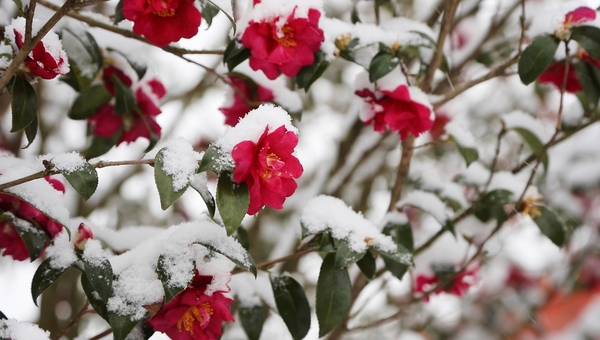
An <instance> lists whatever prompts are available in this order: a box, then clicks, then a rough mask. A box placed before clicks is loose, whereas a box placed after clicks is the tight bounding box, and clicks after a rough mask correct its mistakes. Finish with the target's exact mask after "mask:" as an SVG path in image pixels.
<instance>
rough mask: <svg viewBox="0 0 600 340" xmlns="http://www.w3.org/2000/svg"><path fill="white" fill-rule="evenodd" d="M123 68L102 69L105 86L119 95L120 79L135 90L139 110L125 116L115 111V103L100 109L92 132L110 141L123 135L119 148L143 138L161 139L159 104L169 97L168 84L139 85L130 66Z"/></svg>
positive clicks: (144, 82) (150, 82)
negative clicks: (117, 91)
mask: <svg viewBox="0 0 600 340" xmlns="http://www.w3.org/2000/svg"><path fill="white" fill-rule="evenodd" d="M115 60H116V59H115ZM121 66H122V67H123V68H119V67H117V66H116V65H109V66H107V67H105V68H104V69H103V70H102V80H103V83H104V86H105V87H106V89H107V90H108V91H109V92H110V93H111V94H112V95H115V81H116V80H117V79H118V80H119V81H120V82H121V83H123V85H125V86H127V87H131V89H132V90H133V91H134V97H135V101H136V104H137V107H136V108H134V109H133V110H132V112H130V113H125V114H118V113H117V112H115V104H113V103H112V102H110V103H108V104H106V105H104V106H102V107H100V109H99V110H98V113H97V114H95V115H94V116H92V117H90V118H88V122H89V123H90V125H91V128H92V133H93V134H94V135H96V136H100V137H104V138H109V139H110V138H116V137H115V135H116V134H119V138H118V140H117V142H116V144H117V145H118V144H121V143H131V142H134V141H136V140H137V139H138V138H140V137H144V138H147V139H152V137H153V136H156V138H159V137H160V131H161V129H160V125H158V123H157V122H156V116H158V115H159V114H160V113H161V110H160V108H159V107H158V101H159V100H160V99H162V98H163V97H164V96H165V94H166V89H165V87H164V85H163V84H162V83H161V82H160V81H158V80H157V79H150V80H142V81H139V82H137V77H135V76H134V75H133V74H132V73H131V72H128V71H130V70H127V69H128V68H130V67H125V65H121ZM132 78H133V79H132Z"/></svg>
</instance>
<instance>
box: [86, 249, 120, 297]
mask: <svg viewBox="0 0 600 340" xmlns="http://www.w3.org/2000/svg"><path fill="white" fill-rule="evenodd" d="M81 260H82V261H83V266H84V274H83V275H85V276H86V278H87V280H88V281H89V283H90V284H91V286H92V287H93V288H94V291H95V292H96V293H98V295H99V296H100V299H101V300H102V302H104V303H105V304H106V303H107V302H108V299H109V298H110V295H111V293H112V283H113V271H112V266H111V265H110V262H109V261H108V259H107V258H105V257H102V258H94V259H88V258H87V257H85V256H82V257H81Z"/></svg>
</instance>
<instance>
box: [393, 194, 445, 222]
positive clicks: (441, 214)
mask: <svg viewBox="0 0 600 340" xmlns="http://www.w3.org/2000/svg"><path fill="white" fill-rule="evenodd" d="M405 205H412V206H414V207H417V208H419V209H421V210H423V211H426V212H428V213H430V214H431V215H432V216H433V217H434V218H435V219H436V220H437V221H438V222H440V223H441V224H445V223H446V221H448V220H449V219H450V218H451V217H452V215H453V213H452V211H451V210H450V209H448V207H447V206H446V204H445V203H444V202H442V200H441V199H440V198H439V197H437V196H436V195H434V194H432V193H430V192H425V191H420V190H415V191H411V192H409V193H408V194H406V197H404V198H403V199H402V200H401V201H400V202H398V203H397V205H396V206H397V207H402V206H405Z"/></svg>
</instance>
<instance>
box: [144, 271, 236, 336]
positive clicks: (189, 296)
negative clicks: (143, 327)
mask: <svg viewBox="0 0 600 340" xmlns="http://www.w3.org/2000/svg"><path fill="white" fill-rule="evenodd" d="M212 280H213V277H212V276H206V275H201V274H200V273H199V271H198V270H196V272H195V276H194V279H193V280H192V283H191V284H190V285H189V286H188V287H187V288H186V289H185V290H184V291H182V292H181V293H179V294H177V295H176V296H175V297H174V298H173V299H172V300H171V301H169V302H168V303H167V304H165V305H163V306H162V308H161V309H160V310H159V311H158V313H157V314H156V315H154V316H153V317H152V318H151V319H150V320H148V321H147V322H146V324H147V325H148V326H150V327H152V329H154V330H155V331H158V332H162V333H165V334H167V335H168V336H169V337H170V338H171V339H173V340H195V339H218V338H219V336H220V335H221V332H222V328H221V325H222V323H223V322H225V321H234V318H233V316H232V315H231V312H230V311H229V304H230V303H231V301H233V300H232V299H230V298H228V297H225V296H224V295H223V293H226V292H227V291H216V292H213V293H212V294H211V295H207V294H206V289H207V287H208V286H209V285H210V284H211V282H212Z"/></svg>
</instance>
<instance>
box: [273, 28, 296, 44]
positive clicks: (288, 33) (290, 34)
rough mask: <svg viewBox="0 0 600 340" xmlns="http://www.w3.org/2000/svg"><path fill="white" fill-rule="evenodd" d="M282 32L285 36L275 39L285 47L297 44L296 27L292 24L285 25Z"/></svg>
mask: <svg viewBox="0 0 600 340" xmlns="http://www.w3.org/2000/svg"><path fill="white" fill-rule="evenodd" d="M281 32H282V33H283V37H281V38H280V37H274V39H275V41H277V42H278V43H279V44H281V45H283V46H285V47H293V46H296V45H297V43H296V40H294V29H293V28H292V27H291V26H289V25H283V27H282V28H281Z"/></svg>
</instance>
